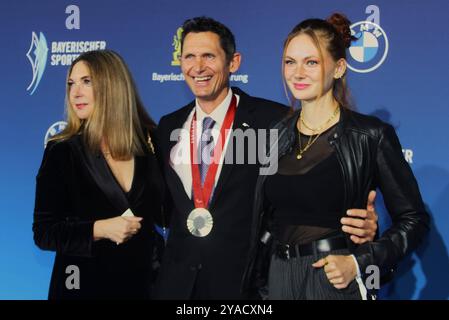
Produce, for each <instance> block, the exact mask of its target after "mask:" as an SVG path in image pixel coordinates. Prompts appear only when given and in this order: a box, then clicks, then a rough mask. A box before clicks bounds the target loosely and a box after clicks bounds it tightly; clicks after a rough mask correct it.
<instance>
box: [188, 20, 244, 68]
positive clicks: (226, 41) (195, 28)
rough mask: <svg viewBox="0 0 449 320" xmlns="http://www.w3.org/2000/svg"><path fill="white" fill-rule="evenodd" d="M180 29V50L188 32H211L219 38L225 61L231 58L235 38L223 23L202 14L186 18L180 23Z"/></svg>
mask: <svg viewBox="0 0 449 320" xmlns="http://www.w3.org/2000/svg"><path fill="white" fill-rule="evenodd" d="M182 29H183V32H182V36H181V51H182V48H183V45H184V39H185V38H186V36H187V35H188V34H189V33H191V32H194V33H199V32H213V33H215V34H216V35H218V37H219V38H220V45H221V48H222V49H223V51H224V52H225V54H226V60H227V62H230V61H231V60H232V58H233V56H234V53H235V38H234V35H233V34H232V32H231V30H229V28H228V27H226V26H225V25H224V24H222V23H220V22H218V21H216V20H214V19H212V18H209V17H204V16H202V17H195V18H192V19H188V20H186V21H185V22H184V24H183V25H182Z"/></svg>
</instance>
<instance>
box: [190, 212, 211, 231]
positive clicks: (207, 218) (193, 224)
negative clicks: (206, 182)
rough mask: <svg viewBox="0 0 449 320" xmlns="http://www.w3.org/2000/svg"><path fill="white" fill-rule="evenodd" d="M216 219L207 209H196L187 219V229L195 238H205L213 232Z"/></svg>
mask: <svg viewBox="0 0 449 320" xmlns="http://www.w3.org/2000/svg"><path fill="white" fill-rule="evenodd" d="M213 225H214V219H213V218H212V215H211V214H210V212H209V210H207V209H205V208H196V209H193V210H192V212H190V214H189V216H188V217H187V229H189V231H190V233H191V234H192V235H194V236H195V237H205V236H207V235H208V234H209V233H210V231H211V230H212V226H213Z"/></svg>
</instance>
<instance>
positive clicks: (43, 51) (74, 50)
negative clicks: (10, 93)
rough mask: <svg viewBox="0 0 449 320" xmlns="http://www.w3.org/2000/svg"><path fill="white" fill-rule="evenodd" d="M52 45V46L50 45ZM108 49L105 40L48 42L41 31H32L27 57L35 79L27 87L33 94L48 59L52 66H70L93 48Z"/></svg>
mask: <svg viewBox="0 0 449 320" xmlns="http://www.w3.org/2000/svg"><path fill="white" fill-rule="evenodd" d="M48 45H50V47H48ZM103 49H106V41H104V40H81V41H51V42H49V43H48V44H47V39H46V38H45V35H44V34H43V33H42V32H40V33H39V36H38V35H37V34H36V32H34V31H33V32H32V33H31V44H30V48H29V49H28V52H27V54H26V57H27V58H28V60H29V61H30V63H31V69H32V71H33V79H32V80H31V83H30V85H29V86H28V88H27V91H30V95H32V94H33V93H34V92H35V91H36V89H37V86H38V85H39V82H40V81H41V80H42V76H43V75H44V71H45V67H46V65H47V60H49V61H50V63H49V66H50V67H56V66H70V65H71V64H72V62H73V60H75V59H76V58H78V56H79V55H80V54H82V53H84V52H87V51H92V50H103Z"/></svg>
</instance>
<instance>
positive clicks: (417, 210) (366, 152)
mask: <svg viewBox="0 0 449 320" xmlns="http://www.w3.org/2000/svg"><path fill="white" fill-rule="evenodd" d="M299 114H300V111H299V110H298V111H296V112H294V113H293V114H292V115H290V116H287V117H286V118H285V119H283V120H281V121H280V122H278V123H277V124H276V125H275V126H274V129H278V139H277V143H275V144H273V145H271V146H270V150H271V151H272V152H271V153H272V154H271V156H272V157H277V158H278V159H279V158H281V157H282V156H283V155H284V154H286V153H287V152H289V151H291V150H292V148H293V145H294V143H295V136H296V132H297V131H296V123H297V120H298V117H299ZM329 143H330V144H331V145H332V146H333V147H334V148H335V152H336V155H337V157H338V160H339V163H340V165H341V169H342V172H343V179H344V187H345V190H344V191H345V199H344V212H346V210H347V209H351V208H365V207H366V202H367V199H368V193H369V191H370V190H375V189H376V188H379V189H380V191H381V192H382V195H383V198H384V202H385V205H386V208H387V210H388V212H389V214H390V216H391V219H392V225H391V227H390V228H389V229H388V230H386V231H385V232H384V233H383V234H382V235H381V236H380V237H376V240H375V241H372V242H368V243H364V244H362V245H355V244H353V243H352V241H350V240H349V241H348V243H350V244H352V245H351V247H350V250H351V252H352V253H353V254H354V255H355V257H356V259H357V262H358V264H359V267H360V270H361V273H362V275H363V274H364V273H365V270H366V268H367V267H368V266H369V265H377V266H378V267H379V268H380V271H381V273H388V272H390V271H391V269H392V268H394V266H395V265H396V264H397V263H398V262H399V261H400V260H401V258H403V257H404V255H406V254H407V253H409V252H410V251H411V250H413V249H414V248H416V247H417V245H418V244H419V243H420V242H421V241H422V240H423V238H424V236H425V235H426V233H427V232H428V230H429V215H428V213H427V212H426V210H425V208H424V203H423V201H422V198H421V194H420V192H419V189H418V185H417V182H416V179H415V177H414V175H413V173H412V171H411V169H410V166H409V165H408V163H407V162H406V161H405V159H404V157H403V154H402V148H401V145H400V143H399V140H398V137H397V135H396V133H395V130H394V128H393V127H392V126H391V125H389V124H386V123H384V122H382V121H381V120H379V119H378V118H376V117H372V116H366V115H362V114H359V113H357V112H354V111H350V110H348V109H344V108H342V109H341V116H340V121H339V123H338V124H337V128H336V132H335V134H334V135H333V136H331V137H330V138H329ZM276 147H277V148H278V149H277V150H278V153H277V155H276V154H275V153H274V152H273V150H274V148H276ZM266 177H267V175H260V176H259V178H258V181H257V184H256V195H255V200H254V201H255V202H254V212H253V219H254V221H253V229H252V234H251V239H252V240H251V250H250V256H249V261H248V264H247V268H246V271H245V275H244V279H243V290H244V291H247V292H249V293H250V294H251V293H252V294H255V292H260V289H261V287H263V286H265V285H266V279H267V271H268V264H269V257H270V255H271V252H270V250H269V249H267V247H268V246H267V245H264V244H263V243H262V241H261V240H260V239H261V238H262V236H263V234H264V233H265V231H266V227H267V219H266V218H267V217H268V216H269V213H268V212H265V211H266V210H264V206H263V202H264V201H263V197H264V194H263V185H264V182H265V180H266ZM343 215H344V213H342V216H343ZM268 224H269V223H268ZM264 252H265V253H264Z"/></svg>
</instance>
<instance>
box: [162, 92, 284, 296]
mask: <svg viewBox="0 0 449 320" xmlns="http://www.w3.org/2000/svg"><path fill="white" fill-rule="evenodd" d="M232 91H233V93H234V94H237V95H239V96H240V101H239V104H238V107H237V111H236V115H235V119H234V123H233V129H234V130H235V129H237V128H240V129H242V130H243V131H246V130H250V129H256V130H257V129H267V128H268V127H269V125H270V124H272V123H273V122H276V121H277V120H279V119H281V118H282V117H283V116H284V115H285V114H286V113H287V111H288V108H287V107H285V106H283V105H281V104H278V103H275V102H272V101H268V100H264V99H260V98H255V97H251V96H249V95H247V94H246V93H244V92H243V91H241V90H240V89H238V88H232ZM194 107H195V102H194V101H193V102H191V103H190V104H188V105H187V106H185V107H183V108H181V109H179V110H177V111H175V112H173V113H171V114H169V115H166V116H164V117H163V118H162V119H161V120H160V122H159V127H158V139H159V147H160V154H159V156H160V157H161V160H162V162H163V171H164V174H165V178H166V182H167V185H168V189H169V191H170V193H171V196H172V200H173V207H172V209H171V213H170V216H171V222H170V235H169V238H168V242H167V246H166V248H165V254H164V258H163V261H162V266H161V269H160V270H161V271H160V274H159V279H158V281H157V284H156V295H155V297H156V298H158V299H190V298H193V299H242V298H243V299H244V298H248V297H245V296H243V294H242V293H241V290H240V287H241V280H242V276H243V271H244V267H245V263H246V261H247V258H248V250H249V241H250V232H251V219H252V216H251V213H252V206H253V199H254V187H255V184H256V180H257V177H258V174H259V165H258V164H257V163H255V164H248V163H247V162H248V161H245V163H244V164H228V163H225V164H223V167H222V170H221V173H220V177H219V180H218V182H217V185H216V187H215V190H214V195H213V198H212V199H211V202H210V205H209V210H210V212H211V214H212V216H213V219H214V224H213V228H212V231H211V232H210V233H209V234H208V235H207V236H206V237H202V238H200V237H195V236H193V235H191V234H190V233H189V231H188V229H187V224H186V221H187V217H188V215H189V213H190V212H191V211H192V210H193V209H194V204H193V202H192V200H191V199H190V198H189V196H188V195H187V194H186V192H185V190H184V186H183V184H182V181H181V179H180V178H179V176H178V175H177V173H176V172H175V171H174V170H173V168H172V167H171V165H170V163H169V161H170V158H169V157H170V151H171V149H172V148H173V146H174V145H175V144H176V143H177V141H170V134H171V132H172V131H173V130H176V129H180V128H182V127H183V125H184V123H185V121H186V120H187V118H188V116H189V114H190V112H191V111H192V109H193V108H194ZM256 135H257V132H256ZM231 138H232V137H231ZM229 146H230V145H229ZM229 146H228V148H227V150H226V155H228V153H229V152H230V147H229ZM247 151H248V148H245V153H247ZM240 156H241V155H240Z"/></svg>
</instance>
